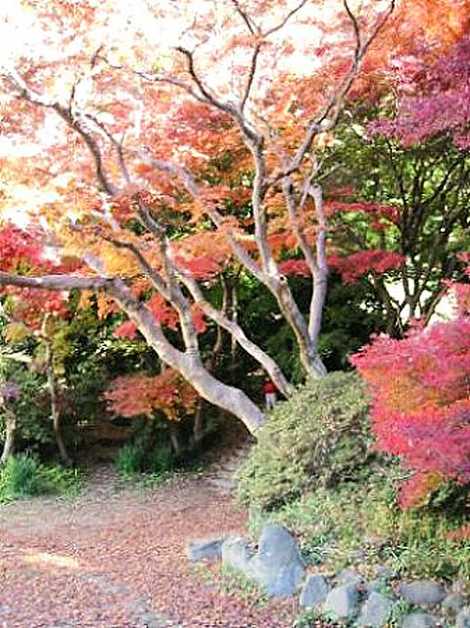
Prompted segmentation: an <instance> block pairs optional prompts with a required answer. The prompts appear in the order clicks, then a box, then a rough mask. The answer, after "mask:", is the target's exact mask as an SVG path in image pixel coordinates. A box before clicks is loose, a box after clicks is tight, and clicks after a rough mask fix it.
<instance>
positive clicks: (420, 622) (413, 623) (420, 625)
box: [402, 613, 437, 628]
mask: <svg viewBox="0 0 470 628" xmlns="http://www.w3.org/2000/svg"><path fill="white" fill-rule="evenodd" d="M436 625H437V624H436V620H435V618H434V617H433V616H432V615H428V614H427V613H411V614H410V615H407V616H406V617H405V619H404V620H403V623H402V628H434V626H436Z"/></svg>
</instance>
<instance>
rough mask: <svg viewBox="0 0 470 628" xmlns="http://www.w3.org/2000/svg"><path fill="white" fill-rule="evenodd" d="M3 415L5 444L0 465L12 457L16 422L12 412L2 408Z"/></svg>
mask: <svg viewBox="0 0 470 628" xmlns="http://www.w3.org/2000/svg"><path fill="white" fill-rule="evenodd" d="M3 413H4V416H5V431H6V436H5V443H4V445H3V451H2V456H1V458H0V465H3V464H6V462H7V460H8V459H9V458H10V456H12V454H13V452H14V450H15V436H16V428H17V421H16V415H15V413H14V412H13V410H10V409H9V408H7V407H6V406H4V409H3Z"/></svg>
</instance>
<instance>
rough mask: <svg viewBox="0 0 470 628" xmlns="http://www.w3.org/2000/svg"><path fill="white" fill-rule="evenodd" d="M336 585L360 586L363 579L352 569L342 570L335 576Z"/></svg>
mask: <svg viewBox="0 0 470 628" xmlns="http://www.w3.org/2000/svg"><path fill="white" fill-rule="evenodd" d="M336 580H337V582H338V584H355V585H360V584H362V583H363V582H364V579H363V577H362V576H361V574H360V573H357V571H354V569H343V570H342V571H340V572H339V574H338V575H337V576H336Z"/></svg>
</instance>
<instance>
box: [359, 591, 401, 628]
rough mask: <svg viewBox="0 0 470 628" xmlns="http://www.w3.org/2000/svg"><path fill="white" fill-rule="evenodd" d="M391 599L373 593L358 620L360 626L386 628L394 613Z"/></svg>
mask: <svg viewBox="0 0 470 628" xmlns="http://www.w3.org/2000/svg"><path fill="white" fill-rule="evenodd" d="M392 607H393V602H392V600H391V599H390V598H388V597H386V596H385V595H382V594H381V593H376V592H375V591H373V592H372V593H371V594H370V595H369V597H368V598H367V600H366V601H365V602H364V604H363V606H362V609H361V614H360V616H359V620H358V626H373V627H375V626H377V627H381V626H385V625H386V624H387V620H388V618H389V616H390V613H391V611H392Z"/></svg>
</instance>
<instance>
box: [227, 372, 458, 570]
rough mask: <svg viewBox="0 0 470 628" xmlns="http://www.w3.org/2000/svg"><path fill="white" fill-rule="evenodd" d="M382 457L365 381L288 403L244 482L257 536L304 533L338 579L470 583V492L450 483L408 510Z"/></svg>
mask: <svg viewBox="0 0 470 628" xmlns="http://www.w3.org/2000/svg"><path fill="white" fill-rule="evenodd" d="M409 475H410V474H409V472H407V471H406V470H404V469H403V467H401V466H400V464H399V461H398V460H397V459H394V458H391V457H387V458H385V457H381V456H379V454H378V453H377V452H376V451H374V447H373V439H372V437H371V435H370V427H369V420H368V415H367V398H366V395H365V393H364V390H363V387H362V386H361V384H360V382H359V380H358V379H357V376H356V375H354V374H351V373H332V374H330V375H328V376H327V377H325V378H323V379H322V380H319V381H311V382H308V383H307V384H306V385H305V386H304V387H302V388H301V389H300V390H299V391H298V392H297V393H296V394H295V395H294V396H293V398H292V399H289V401H287V402H284V403H281V404H278V407H276V408H275V410H274V411H273V412H272V414H271V416H270V418H269V420H268V421H267V423H266V425H265V426H263V428H262V429H261V430H260V433H259V435H258V442H257V445H256V446H255V447H254V448H253V450H252V452H251V454H250V456H249V458H248V460H247V461H246V463H245V465H244V468H243V469H242V471H241V474H240V481H239V487H238V488H239V490H238V494H239V498H240V499H241V501H242V502H243V503H244V504H245V505H246V506H248V507H249V509H250V521H251V528H252V532H253V534H254V535H255V536H257V535H258V534H259V532H260V529H261V526H262V524H263V523H264V522H265V521H267V520H270V521H276V522H279V523H282V524H284V525H286V526H287V527H288V528H289V529H290V530H292V531H293V532H295V533H296V534H297V536H298V537H299V539H300V541H301V547H302V552H303V555H304V558H305V559H306V561H307V562H308V563H310V564H315V565H322V569H326V570H327V571H338V570H340V569H342V568H344V567H346V566H351V565H354V566H355V568H356V569H358V570H359V571H361V572H363V575H364V576H366V577H368V576H371V575H372V574H373V573H374V571H375V569H376V568H377V567H378V566H379V565H384V566H387V567H389V568H390V569H391V571H392V572H393V573H396V574H397V576H410V577H433V578H436V577H437V578H444V579H452V578H456V577H458V578H461V579H462V580H465V581H470V542H469V538H468V535H467V536H466V537H465V535H463V538H461V539H460V540H451V538H449V534H450V535H452V533H453V532H455V531H457V530H459V529H462V528H463V526H464V525H465V523H466V522H468V487H467V488H465V487H463V486H457V485H455V484H451V483H448V484H447V485H445V486H442V487H441V488H440V489H439V490H438V491H437V493H436V494H434V495H433V496H432V498H430V499H429V501H428V503H427V504H426V505H424V506H423V507H421V508H419V509H415V510H412V509H409V510H401V509H400V508H399V507H398V504H397V493H398V490H397V489H398V487H399V486H400V485H401V484H402V483H403V481H404V480H406V479H407V478H408V477H409Z"/></svg>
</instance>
